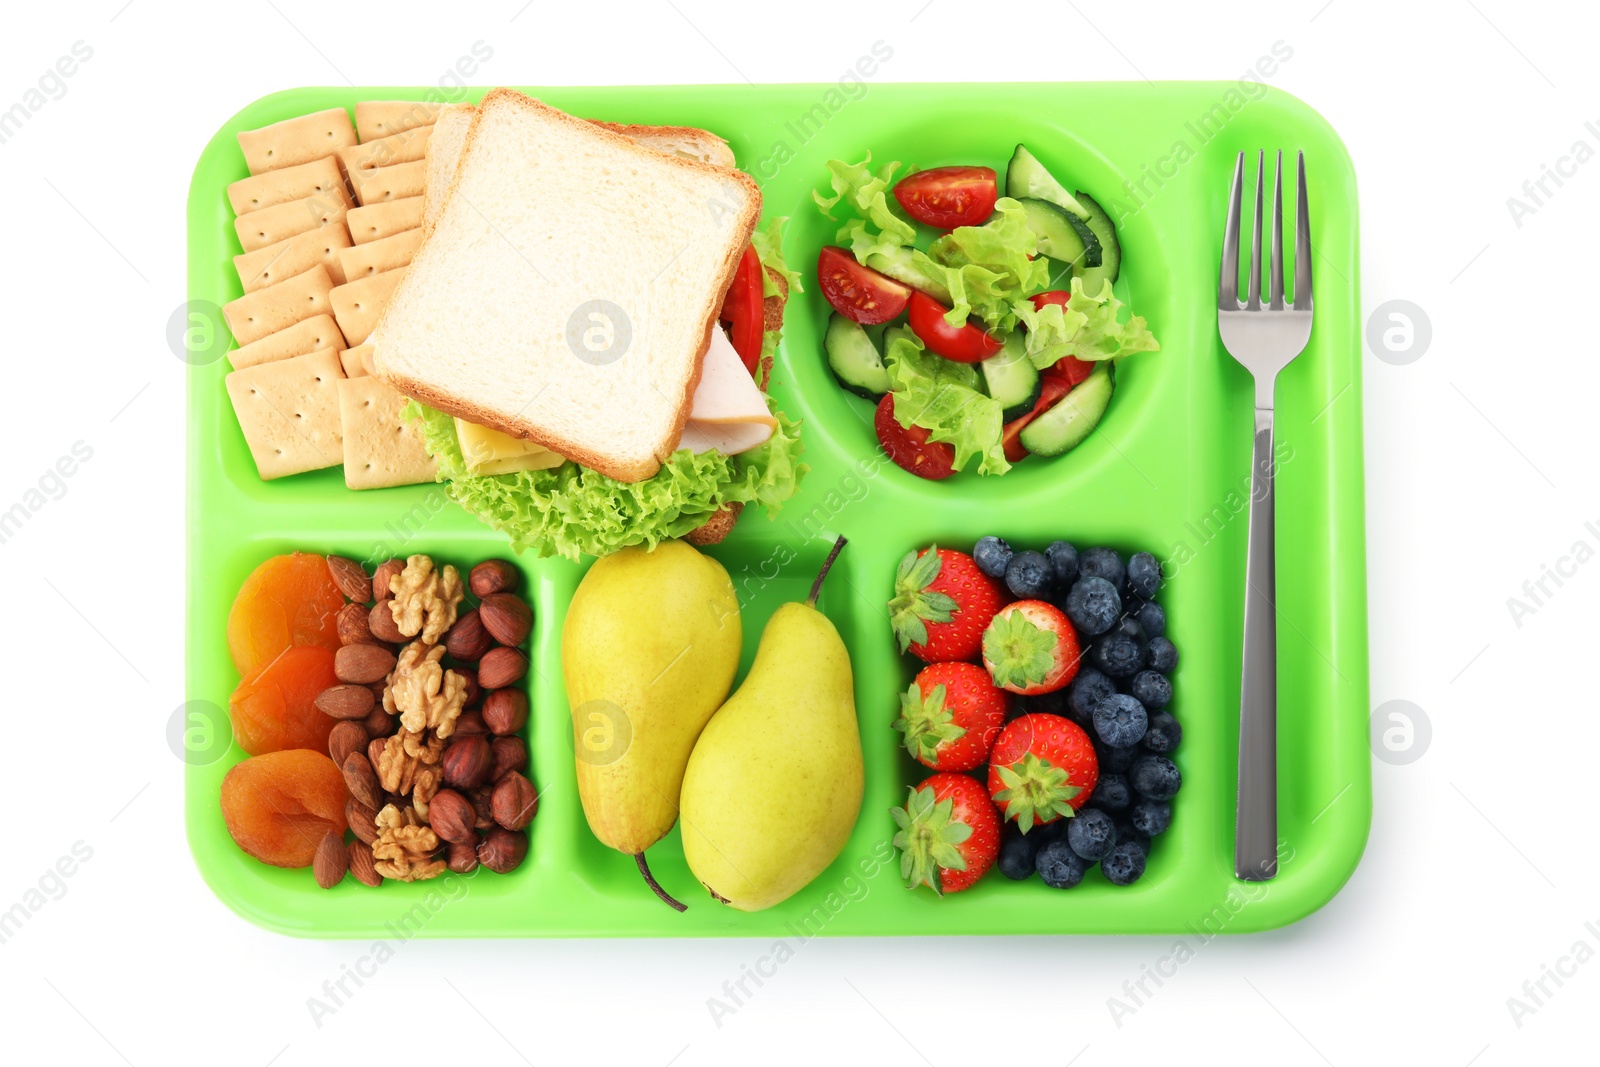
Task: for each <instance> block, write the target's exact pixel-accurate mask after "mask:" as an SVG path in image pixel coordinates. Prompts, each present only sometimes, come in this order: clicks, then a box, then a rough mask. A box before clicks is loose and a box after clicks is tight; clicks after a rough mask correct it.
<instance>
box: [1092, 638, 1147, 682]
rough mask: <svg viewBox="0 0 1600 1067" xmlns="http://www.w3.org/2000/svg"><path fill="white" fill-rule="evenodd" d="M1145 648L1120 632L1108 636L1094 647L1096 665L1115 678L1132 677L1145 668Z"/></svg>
mask: <svg viewBox="0 0 1600 1067" xmlns="http://www.w3.org/2000/svg"><path fill="white" fill-rule="evenodd" d="M1144 661H1145V646H1144V645H1142V644H1140V643H1139V642H1138V641H1137V640H1135V639H1134V638H1132V637H1129V636H1128V635H1127V634H1125V633H1121V632H1120V631H1113V632H1112V633H1109V634H1106V636H1104V637H1102V638H1101V639H1100V640H1099V641H1096V642H1095V646H1094V664H1095V666H1096V667H1099V668H1100V669H1101V670H1102V671H1104V672H1105V673H1107V674H1109V675H1111V677H1113V678H1129V677H1132V676H1133V675H1134V674H1135V673H1136V672H1137V671H1138V670H1139V668H1140V667H1142V666H1144Z"/></svg>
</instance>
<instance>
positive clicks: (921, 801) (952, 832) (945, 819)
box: [890, 786, 972, 895]
mask: <svg viewBox="0 0 1600 1067" xmlns="http://www.w3.org/2000/svg"><path fill="white" fill-rule="evenodd" d="M954 811H955V801H954V800H953V799H951V798H950V797H946V798H945V799H943V800H940V801H935V800H934V796H933V789H932V787H929V786H924V787H923V788H921V789H917V788H912V789H910V790H909V791H908V793H907V796H906V806H905V807H904V808H893V809H891V811H890V814H891V815H893V816H894V821H895V824H896V825H897V826H899V827H900V832H899V833H897V834H895V835H894V847H895V848H898V849H899V850H900V876H901V877H902V878H904V879H905V880H906V885H907V886H909V887H910V888H912V889H915V888H916V887H917V886H919V885H925V886H927V887H928V888H930V889H932V890H933V891H934V892H935V893H938V894H941V895H942V893H943V890H942V889H941V888H940V885H939V872H940V871H941V870H950V871H964V870H966V869H967V858H966V856H964V855H962V853H961V850H960V849H959V848H958V847H957V846H958V845H960V844H961V843H962V842H964V841H966V840H967V838H969V837H971V836H972V827H970V826H968V825H967V824H966V823H964V822H961V821H959V820H954V821H953V820H952V819H951V815H952V813H953V812H954Z"/></svg>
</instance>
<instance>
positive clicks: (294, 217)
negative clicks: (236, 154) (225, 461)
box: [222, 101, 441, 489]
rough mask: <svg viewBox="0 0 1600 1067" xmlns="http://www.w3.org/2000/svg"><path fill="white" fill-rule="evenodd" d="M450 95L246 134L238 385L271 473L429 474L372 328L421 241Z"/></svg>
mask: <svg viewBox="0 0 1600 1067" xmlns="http://www.w3.org/2000/svg"><path fill="white" fill-rule="evenodd" d="M440 110H441V105H438V104H430V103H423V102H419V101H372V102H368V103H360V104H357V105H356V106H355V125H354V126H352V125H351V123H350V116H349V113H348V112H346V111H345V110H344V109H343V108H332V109H330V110H327V111H319V112H317V113H316V114H312V115H303V116H301V117H299V118H293V119H286V120H284V121H283V122H278V123H274V124H273V125H271V126H265V127H263V128H261V129H259V130H247V131H245V132H243V133H240V134H239V147H240V148H241V149H242V150H243V152H244V158H245V163H246V164H247V165H248V166H249V169H250V177H248V178H245V179H243V180H241V181H237V182H234V183H233V184H232V185H230V186H228V201H229V203H230V204H231V205H232V206H233V211H234V214H235V215H236V216H237V218H236V219H235V220H234V228H235V230H236V232H237V233H238V237H239V246H240V248H241V254H240V255H237V256H235V257H234V259H233V264H234V268H235V269H236V270H237V271H238V272H239V283H240V285H241V286H242V287H243V290H244V295H243V296H241V297H240V298H239V299H237V300H235V301H233V302H231V303H229V304H227V305H226V306H225V307H223V309H222V314H223V317H224V319H226V321H227V323H228V328H229V330H231V331H232V333H233V336H234V340H235V341H237V342H238V345H239V347H238V348H235V349H234V350H232V351H231V352H229V353H228V358H229V361H230V362H231V363H232V365H233V368H234V369H233V372H232V373H231V374H229V375H228V377H227V386H228V395H229V397H230V398H231V399H232V401H233V409H234V413H235V414H236V415H237V416H238V418H239V425H240V427H241V429H243V431H244V437H245V440H246V442H247V443H248V444H249V446H250V454H251V456H252V457H253V458H254V459H255V463H256V469H257V471H258V472H259V473H260V475H261V477H262V478H263V479H272V478H281V477H284V476H286V475H290V474H299V473H301V472H303V471H310V470H319V469H321V468H324V467H332V466H335V465H337V464H340V463H343V464H344V476H345V484H346V485H348V486H349V487H350V488H351V489H378V488H383V487H386V486H394V485H414V484H417V483H419V482H431V481H433V480H434V477H435V464H434V461H433V459H432V457H431V456H429V455H428V453H427V450H426V449H424V448H423V446H422V441H421V439H420V437H419V436H418V434H417V432H416V428H415V426H414V425H413V424H411V423H408V422H407V421H406V420H404V419H402V418H401V415H400V412H401V409H402V408H403V407H404V406H405V403H406V398H405V397H403V396H401V395H400V394H399V393H397V392H395V390H394V389H392V388H390V387H389V386H388V385H386V384H385V383H384V382H382V381H380V380H379V379H377V378H375V377H373V376H372V374H371V346H370V345H368V344H366V343H365V342H366V340H367V337H368V335H369V334H371V333H372V329H373V327H374V326H376V325H377V322H378V317H379V316H380V315H381V314H382V313H383V309H384V306H385V305H386V304H387V303H388V301H389V297H390V296H391V294H393V292H394V289H395V286H396V285H397V284H398V283H399V281H400V279H401V277H403V276H404V274H405V271H406V268H407V266H409V264H410V263H411V257H412V256H413V255H414V254H415V253H416V250H417V247H418V246H419V245H420V244H421V242H422V229H421V226H422V214H423V212H422V207H423V191H424V185H425V181H424V179H425V171H426V167H427V148H428V142H429V140H430V139H431V137H432V135H433V128H434V121H435V119H437V118H438V116H439V113H440Z"/></svg>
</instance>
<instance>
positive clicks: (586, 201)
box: [370, 89, 761, 482]
mask: <svg viewBox="0 0 1600 1067" xmlns="http://www.w3.org/2000/svg"><path fill="white" fill-rule="evenodd" d="M437 136H438V133H437V131H436V132H435V137H437ZM760 214H761V191H760V189H759V188H758V187H757V186H756V183H755V181H754V180H753V179H751V178H750V177H749V175H746V174H742V173H740V172H739V171H736V170H730V169H727V168H724V167H718V166H713V165H710V164H706V163H701V162H697V161H693V160H687V159H683V158H681V157H677V156H668V155H663V154H661V153H660V152H656V151H653V150H651V149H648V148H644V147H642V146H640V145H638V144H636V143H635V142H633V141H631V140H629V139H628V138H626V137H623V136H622V135H620V134H617V133H613V132H611V131H610V130H606V129H603V128H601V127H599V126H596V125H594V124H592V123H588V122H585V121H583V120H582V119H578V118H575V117H573V116H571V115H568V114H565V113H564V112H561V111H557V110H556V109H554V108H551V107H547V106H546V105H544V104H542V103H540V102H538V101H537V100H533V99H531V98H529V97H526V96H524V95H523V94H521V93H518V92H514V91H512V90H509V89H496V90H493V91H492V92H490V93H489V94H488V95H487V96H485V97H484V99H483V103H482V104H481V105H480V106H479V108H478V113H477V115H476V116H475V117H474V118H473V122H472V126H471V128H470V129H469V130H468V132H467V139H466V146H465V148H464V149H463V151H462V154H461V162H460V165H459V167H458V168H457V171H456V175H455V178H454V181H453V183H452V188H451V191H450V193H449V195H448V196H447V197H446V200H445V205H444V208H443V210H442V211H441V213H440V215H439V218H438V219H437V221H436V223H435V225H434V229H433V232H432V234H431V235H430V236H429V237H428V238H427V240H425V241H424V242H423V244H422V247H421V249H420V250H419V251H418V252H417V254H416V256H415V258H414V259H413V260H412V262H411V266H410V268H409V269H408V270H407V272H406V276H405V278H404V279H403V280H402V281H401V282H400V285H399V287H398V288H397V289H396V290H395V293H394V296H393V299H392V300H391V301H390V302H389V304H388V307H387V309H386V310H385V311H384V314H383V317H382V319H381V320H380V322H379V323H378V326H377V328H376V329H375V330H374V331H373V333H372V335H371V338H370V340H371V342H372V345H373V366H374V369H375V371H376V373H377V374H378V375H379V376H380V377H382V378H384V379H385V380H386V381H388V382H389V383H390V384H391V385H393V386H394V387H395V388H396V389H398V390H400V391H401V392H402V393H404V394H405V395H407V396H410V397H414V398H416V399H417V400H420V401H422V402H423V403H426V404H429V405H431V406H433V407H435V408H438V409H439V410H441V411H444V412H447V413H449V414H451V415H456V416H459V417H461V418H463V419H466V420H467V421H469V422H475V423H477V424H479V425H481V426H488V427H490V428H491V429H496V430H500V431H501V432H503V433H507V434H510V435H512V436H514V437H522V438H525V439H527V440H531V441H534V442H535V443H537V444H540V445H543V446H544V447H546V448H549V449H551V450H552V451H555V452H559V453H561V454H562V455H564V456H567V457H568V458H570V459H573V460H576V461H577V462H578V463H580V464H582V465H583V466H586V467H590V468H592V469H594V470H597V471H600V472H601V473H602V474H606V475H609V476H611V477H613V478H617V479H619V480H621V481H628V482H633V481H639V480H642V479H645V478H648V477H650V476H651V475H653V474H654V473H655V472H656V471H657V470H658V469H659V468H660V466H661V461H662V460H663V459H664V458H665V457H666V456H668V455H670V454H671V452H672V450H673V449H674V448H675V447H676V446H677V442H678V439H679V437H680V436H681V435H682V432H683V427H684V424H685V422H686V421H687V420H688V416H689V407H690V403H691V400H692V398H693V395H694V390H695V386H696V385H697V384H698V383H699V379H700V368H701V364H702V361H703V360H704V358H705V354H706V350H707V348H708V347H709V345H710V340H711V330H713V329H715V328H716V318H717V312H718V309H719V308H720V307H721V305H722V300H723V296H724V294H725V293H726V292H727V289H728V286H729V284H730V283H731V282H732V280H733V273H734V270H735V268H736V267H737V265H738V261H739V257H740V256H741V255H742V254H743V252H744V249H745V246H746V245H747V244H748V243H749V240H750V234H751V232H752V231H753V230H754V229H755V224H756V220H757V219H758V218H759V217H760ZM608 314H609V318H608Z"/></svg>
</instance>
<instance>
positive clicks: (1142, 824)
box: [1072, 800, 1172, 837]
mask: <svg viewBox="0 0 1600 1067" xmlns="http://www.w3.org/2000/svg"><path fill="white" fill-rule="evenodd" d="M1072 821H1073V822H1077V821H1078V820H1077V819H1073V820H1072ZM1128 821H1129V822H1131V823H1133V828H1134V829H1135V830H1137V831H1138V832H1139V833H1141V834H1144V835H1145V836H1146V837H1154V836H1156V835H1157V834H1164V833H1166V832H1167V827H1169V826H1171V825H1172V805H1171V804H1168V803H1167V802H1166V801H1165V800H1141V801H1139V803H1137V804H1135V805H1134V806H1133V810H1132V811H1130V812H1129V813H1128Z"/></svg>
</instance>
